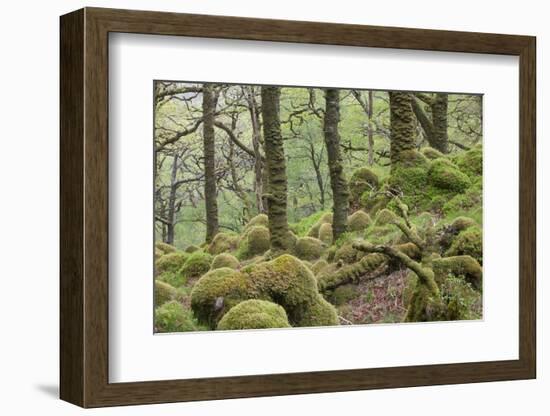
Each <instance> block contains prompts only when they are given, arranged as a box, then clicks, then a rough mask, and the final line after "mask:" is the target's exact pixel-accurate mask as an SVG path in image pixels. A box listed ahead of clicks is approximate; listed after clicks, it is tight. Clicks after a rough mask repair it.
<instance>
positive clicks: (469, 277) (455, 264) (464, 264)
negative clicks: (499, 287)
mask: <svg viewBox="0 0 550 416" xmlns="http://www.w3.org/2000/svg"><path fill="white" fill-rule="evenodd" d="M432 266H433V271H434V274H435V280H436V282H437V284H438V285H440V286H441V285H442V284H443V282H444V281H445V279H447V278H448V277H460V278H463V279H464V280H466V281H467V282H468V283H470V284H471V285H472V286H473V287H475V288H476V289H478V290H480V289H481V288H482V279H483V270H482V268H481V266H480V264H479V263H478V261H477V260H476V259H474V258H473V257H471V256H453V257H442V258H439V259H434V260H433V262H432Z"/></svg>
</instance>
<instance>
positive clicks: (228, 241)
mask: <svg viewBox="0 0 550 416" xmlns="http://www.w3.org/2000/svg"><path fill="white" fill-rule="evenodd" d="M238 244H239V236H238V235H236V234H230V233H218V234H216V236H215V237H214V238H213V239H212V242H211V243H210V244H209V246H208V248H207V251H208V252H209V253H210V254H213V255H216V254H220V253H225V252H228V251H233V250H235V249H236V248H237V246H238Z"/></svg>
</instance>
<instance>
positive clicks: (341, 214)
mask: <svg viewBox="0 0 550 416" xmlns="http://www.w3.org/2000/svg"><path fill="white" fill-rule="evenodd" d="M325 101H326V102H325V105H326V107H325V119H324V133H325V145H326V147H327V156H328V167H329V173H330V186H331V188H332V200H333V207H332V212H333V222H332V236H333V241H336V240H337V239H338V238H339V237H340V236H341V235H342V234H343V233H345V232H346V231H347V219H348V207H349V191H348V183H347V181H346V177H345V175H344V167H343V164H342V155H341V153H340V134H339V132H338V123H339V122H340V91H339V90H337V89H332V88H329V89H327V90H326V91H325Z"/></svg>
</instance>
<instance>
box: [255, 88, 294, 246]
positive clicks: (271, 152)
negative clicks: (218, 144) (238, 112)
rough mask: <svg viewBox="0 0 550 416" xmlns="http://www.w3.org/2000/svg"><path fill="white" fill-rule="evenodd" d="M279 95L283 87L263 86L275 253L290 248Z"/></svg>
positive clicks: (263, 114) (263, 117)
mask: <svg viewBox="0 0 550 416" xmlns="http://www.w3.org/2000/svg"><path fill="white" fill-rule="evenodd" d="M280 96H281V90H280V88H278V87H262V119H263V123H264V125H263V127H264V140H265V153H266V155H265V157H266V161H267V172H268V184H269V194H268V207H267V211H268V217H269V231H270V234H271V249H272V250H273V251H275V252H278V251H285V250H287V249H288V248H289V247H288V245H289V239H288V221H287V212H286V208H287V181H286V162H285V151H284V146H283V137H282V135H281V120H280V116H279V100H280Z"/></svg>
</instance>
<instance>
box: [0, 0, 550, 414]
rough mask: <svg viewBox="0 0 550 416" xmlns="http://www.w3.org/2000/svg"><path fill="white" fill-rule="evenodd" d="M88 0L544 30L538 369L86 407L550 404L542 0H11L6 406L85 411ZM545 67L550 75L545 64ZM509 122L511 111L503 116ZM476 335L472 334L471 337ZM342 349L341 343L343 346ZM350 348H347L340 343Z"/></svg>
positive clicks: (5, 62) (538, 407) (5, 184)
mask: <svg viewBox="0 0 550 416" xmlns="http://www.w3.org/2000/svg"><path fill="white" fill-rule="evenodd" d="M83 6H102V7H118V8H133V9H145V10H151V9H156V10H165V11H176V12H188V13H207V14H220V15H241V16H251V17H264V18H278V19H294V20H318V21H327V22H329V21H330V22H341V23H358V24H372V25H387V26H408V27H419V28H433V29H452V30H467V31H481V32H500V33H514V34H529V35H536V36H537V38H538V39H537V41H538V50H537V53H538V65H537V71H538V87H537V93H538V120H539V121H538V143H539V145H538V166H539V168H538V170H539V179H538V185H537V186H538V195H539V199H538V213H539V226H538V259H539V265H538V266H539V268H538V299H539V300H538V316H539V320H538V330H539V332H538V333H539V338H538V341H539V361H538V379H537V380H532V381H518V382H501V383H486V384H476V385H472V384H471V385H459V386H440V387H425V388H411V389H399V390H381V391H368V392H353V393H339V394H320V395H319V394H318V395H306V396H292V397H275V398H262V399H246V400H227V401H218V402H208V403H188V404H167V405H157V406H140V407H133V408H124V409H121V408H118V409H117V408H114V409H103V410H91V411H87V414H102V415H122V414H124V415H138V414H139V415H168V414H178V415H186V414H189V415H195V416H199V415H210V414H224V415H233V414H239V415H241V416H242V415H247V414H251V415H252V414H262V415H280V414H313V413H314V414H316V415H329V414H345V413H350V414H353V413H372V414H376V413H378V414H380V413H381V412H384V414H390V415H398V414H402V413H406V414H408V415H416V414H419V415H420V414H422V415H423V416H428V415H441V414H445V415H447V416H451V415H461V416H464V415H478V414H479V415H481V414H499V415H516V414H529V415H545V414H548V411H549V410H550V399H549V396H548V391H549V389H550V361H549V360H547V359H546V356H545V347H547V345H548V337H549V330H548V326H547V325H546V326H547V328H546V331H543V326H544V325H545V324H546V322H547V318H548V310H549V309H548V308H547V307H545V305H544V304H543V301H544V299H549V298H550V294H549V288H550V285H548V284H545V282H544V281H543V280H544V275H545V274H547V273H545V272H547V271H548V266H549V261H548V259H547V258H546V259H545V258H544V257H543V255H544V249H543V247H545V246H546V247H547V243H548V242H549V235H550V227H549V225H548V224H549V223H548V221H544V219H543V218H542V213H543V212H544V211H547V212H548V210H549V209H550V201H549V199H548V198H549V196H548V194H549V191H548V189H547V190H546V192H544V193H543V183H544V182H547V180H548V179H549V178H548V172H549V171H550V170H549V169H547V168H546V166H544V164H545V161H546V163H547V161H548V160H550V145H548V143H545V141H544V140H543V137H544V131H543V128H542V124H543V114H545V106H544V104H545V103H548V102H550V85H549V81H548V79H549V78H548V76H547V73H548V71H549V70H550V67H545V63H546V62H545V61H546V59H547V58H548V56H550V26H548V19H547V11H546V10H545V9H546V8H545V6H546V4H545V3H544V2H541V1H535V0H523V1H521V2H518V1H513V2H512V1H494V0H492V1H485V2H480V1H471V0H461V1H459V2H446V3H445V4H443V3H442V2H441V1H437V0H433V1H425V0H419V1H415V2H411V1H407V0H392V1H386V2H383V1H378V2H372V1H371V2H359V1H353V0H339V1H338V2H328V1H320V0H318V1H315V2H313V1H311V2H307V1H301V2H299V1H296V0H277V1H272V2H259V1H246V0H227V1H225V2H220V1H215V0H202V1H199V0H187V1H182V0H180V1H175V0H174V1H168V0H157V1H146V0H141V1H140V0H134V1H130V0H125V1H116V2H113V1H111V2H108V1H92V0H90V1H89V2H82V1H69V0H51V1H48V2H39V1H35V2H31V1H25V0H18V1H15V2H4V4H3V8H2V13H1V15H0V19H1V24H0V30H1V32H2V36H1V38H0V39H1V41H0V42H1V49H0V51H1V55H0V56H1V62H2V63H1V64H0V73H1V75H2V76H1V78H0V80H1V82H2V87H1V89H0V91H1V95H0V97H1V100H0V107H1V111H0V114H1V120H2V129H1V130H0V131H1V133H0V137H1V151H0V169H1V172H2V174H1V176H0V182H1V189H2V204H1V205H0V210H1V214H2V215H0V230H1V240H0V245H1V250H0V253H1V255H0V259H1V261H0V270H1V273H0V274H1V276H2V279H1V280H2V283H1V290H0V312H1V313H0V316H1V318H0V319H1V324H2V325H1V328H2V342H1V344H0V351H1V354H0V374H1V376H0V385H1V390H0V391H2V400H0V409H1V413H2V414H6V415H15V414H33V412H34V413H37V412H40V413H41V414H51V415H73V414H80V413H81V412H83V411H82V410H80V409H79V408H77V407H74V406H72V405H69V404H67V403H64V402H61V401H59V400H58V399H57V395H58V387H57V386H58V270H59V267H58V255H59V250H58V227H59V225H58V207H59V205H58V192H59V185H58V182H59V180H58V174H59V169H58V160H59V156H58V154H59V148H58V131H59V129H58V115H59V113H58V103H59V100H58V89H59V72H58V71H59V66H58V61H59V50H58V44H59V35H58V29H59V27H58V16H59V15H61V14H64V13H67V12H69V11H71V10H74V9H77V8H80V7H83ZM544 72H546V74H545V73H544ZM503 122H505V121H504V120H503ZM471 342H475V340H471ZM335 353H336V354H337V353H338V351H335ZM341 353H345V351H342V352H341Z"/></svg>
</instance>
